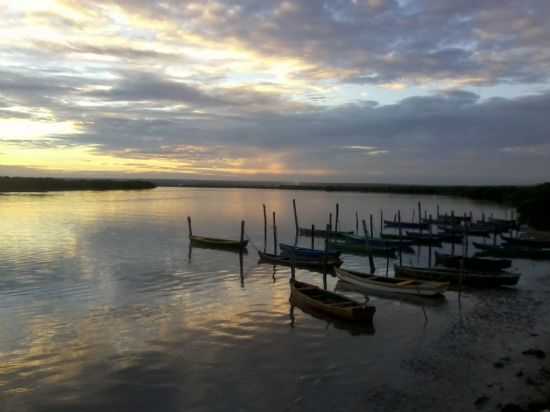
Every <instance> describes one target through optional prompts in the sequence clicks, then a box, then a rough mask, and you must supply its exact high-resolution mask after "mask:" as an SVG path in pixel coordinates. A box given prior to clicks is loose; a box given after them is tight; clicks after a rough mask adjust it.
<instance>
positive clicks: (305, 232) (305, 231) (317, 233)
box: [299, 227, 353, 237]
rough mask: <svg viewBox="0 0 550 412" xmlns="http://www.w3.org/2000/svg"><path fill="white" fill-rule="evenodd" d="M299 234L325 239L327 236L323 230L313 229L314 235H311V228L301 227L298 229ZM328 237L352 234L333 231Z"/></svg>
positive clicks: (350, 232) (351, 232)
mask: <svg viewBox="0 0 550 412" xmlns="http://www.w3.org/2000/svg"><path fill="white" fill-rule="evenodd" d="M299 233H300V235H301V236H311V235H312V234H313V236H315V237H326V236H327V231H326V230H324V229H315V233H313V232H312V231H311V228H307V227H301V228H300V229H299ZM329 233H330V237H340V236H343V235H351V234H353V231H338V232H335V231H330V232H329Z"/></svg>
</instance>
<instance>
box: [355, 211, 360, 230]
mask: <svg viewBox="0 0 550 412" xmlns="http://www.w3.org/2000/svg"><path fill="white" fill-rule="evenodd" d="M355 234H356V235H359V212H358V211H357V210H356V211H355Z"/></svg>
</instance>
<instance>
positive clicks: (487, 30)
mask: <svg viewBox="0 0 550 412" xmlns="http://www.w3.org/2000/svg"><path fill="white" fill-rule="evenodd" d="M548 14H550V10H549V7H548V5H547V4H546V3H545V2H542V1H532V2H526V3H523V2H518V3H517V4H513V5H507V6H506V7H505V6H504V5H502V6H500V5H498V4H496V3H495V4H493V3H491V4H489V3H484V4H482V5H478V6H476V8H473V7H470V6H469V5H467V4H463V5H456V4H455V2H452V1H450V0H449V1H443V2H437V5H436V4H435V3H434V4H432V2H424V1H417V0H415V1H408V2H393V1H389V0H377V1H344V2H330V1H326V2H312V3H309V2H305V3H302V2H288V1H266V0H255V1H252V2H225V1H223V0H218V1H209V2H184V3H181V2H176V1H171V0H168V1H162V2H160V1H154V0H151V1H132V0H130V1H124V2H121V1H113V0H101V1H88V0H42V1H30V0H18V1H11V0H7V1H3V2H0V17H1V20H0V56H1V59H0V71H1V73H0V74H1V77H0V173H1V174H8V175H16V174H18V173H19V172H20V171H21V170H25V173H26V174H30V175H36V176H44V175H49V174H52V173H55V174H56V175H67V176H79V175H86V176H94V175H101V176H112V177H116V176H119V175H125V176H126V175H133V176H135V177H145V178H146V177H153V176H154V177H166V178H185V177H186V176H191V177H193V178H197V177H198V178H202V177H205V178H208V177H212V176H215V177H218V178H219V177H223V178H231V179H238V178H240V177H243V178H247V179H249V178H250V177H252V178H254V179H256V178H257V179H282V180H286V179H291V180H325V181H371V180H372V176H377V179H378V180H379V181H385V182H392V181H395V182H416V183H422V182H437V181H440V180H441V181H443V180H445V181H453V182H469V181H471V180H472V179H476V180H477V181H479V182H480V183H482V182H508V181H511V180H512V181H515V182H523V183H525V182H536V181H540V180H541V179H543V178H544V176H545V175H546V174H547V168H546V165H547V162H548V160H549V159H548V154H547V151H546V152H544V153H543V155H541V154H540V153H533V152H532V151H529V150H520V149H519V148H521V147H533V146H535V147H536V146H538V145H543V146H544V145H545V144H547V143H548V136H549V135H550V133H549V132H550V124H549V123H548V121H547V114H545V113H546V112H547V108H548V107H549V105H550V89H549V87H548V74H549V73H550V53H548V44H550V32H548V30H546V27H547V24H546V17H547V16H548ZM404 27H406V29H404ZM511 27H512V28H513V30H514V34H513V35H511V34H510V32H509V28H511ZM533 126H535V127H533ZM197 147H201V151H200V153H199V152H197V150H195V149H193V148H197ZM359 147H369V148H370V147H372V149H370V150H361V149H357V148H359ZM350 148H356V149H350ZM516 148H518V149H516ZM502 164H506V165H507V167H506V168H505V170H500V165H502ZM517 168H520V169H521V173H520V174H518V173H515V172H513V170H515V169H517Z"/></svg>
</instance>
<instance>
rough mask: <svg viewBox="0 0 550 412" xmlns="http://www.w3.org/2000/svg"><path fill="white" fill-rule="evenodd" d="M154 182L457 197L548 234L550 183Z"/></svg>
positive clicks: (203, 186)
mask: <svg viewBox="0 0 550 412" xmlns="http://www.w3.org/2000/svg"><path fill="white" fill-rule="evenodd" d="M154 182H155V183H156V184H158V185H159V186H169V187H201V188H235V189H276V190H322V191H330V192H361V193H396V194H412V195H439V196H457V197H465V198H469V199H473V200H478V201H484V202H491V203H498V204H502V205H507V206H510V207H514V208H515V209H517V211H518V213H519V216H520V220H521V221H522V222H524V223H527V224H529V225H530V226H532V227H533V228H536V229H539V230H550V214H548V213H546V207H547V205H548V204H550V183H543V184H540V185H533V186H517V185H503V186H441V185H438V186H430V185H399V184H376V183H367V184H364V183H363V184H361V183H280V182H244V181H240V182H236V181H214V180H210V181H208V180H155V181H154Z"/></svg>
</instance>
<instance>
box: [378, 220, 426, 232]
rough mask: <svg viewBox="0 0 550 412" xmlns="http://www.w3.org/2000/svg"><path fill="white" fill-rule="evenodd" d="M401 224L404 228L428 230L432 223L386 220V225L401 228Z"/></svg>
mask: <svg viewBox="0 0 550 412" xmlns="http://www.w3.org/2000/svg"><path fill="white" fill-rule="evenodd" d="M400 226H401V228H402V229H423V230H428V229H429V228H430V224H429V223H426V222H421V223H418V222H394V221H393V220H384V227H393V228H399V227H400Z"/></svg>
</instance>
